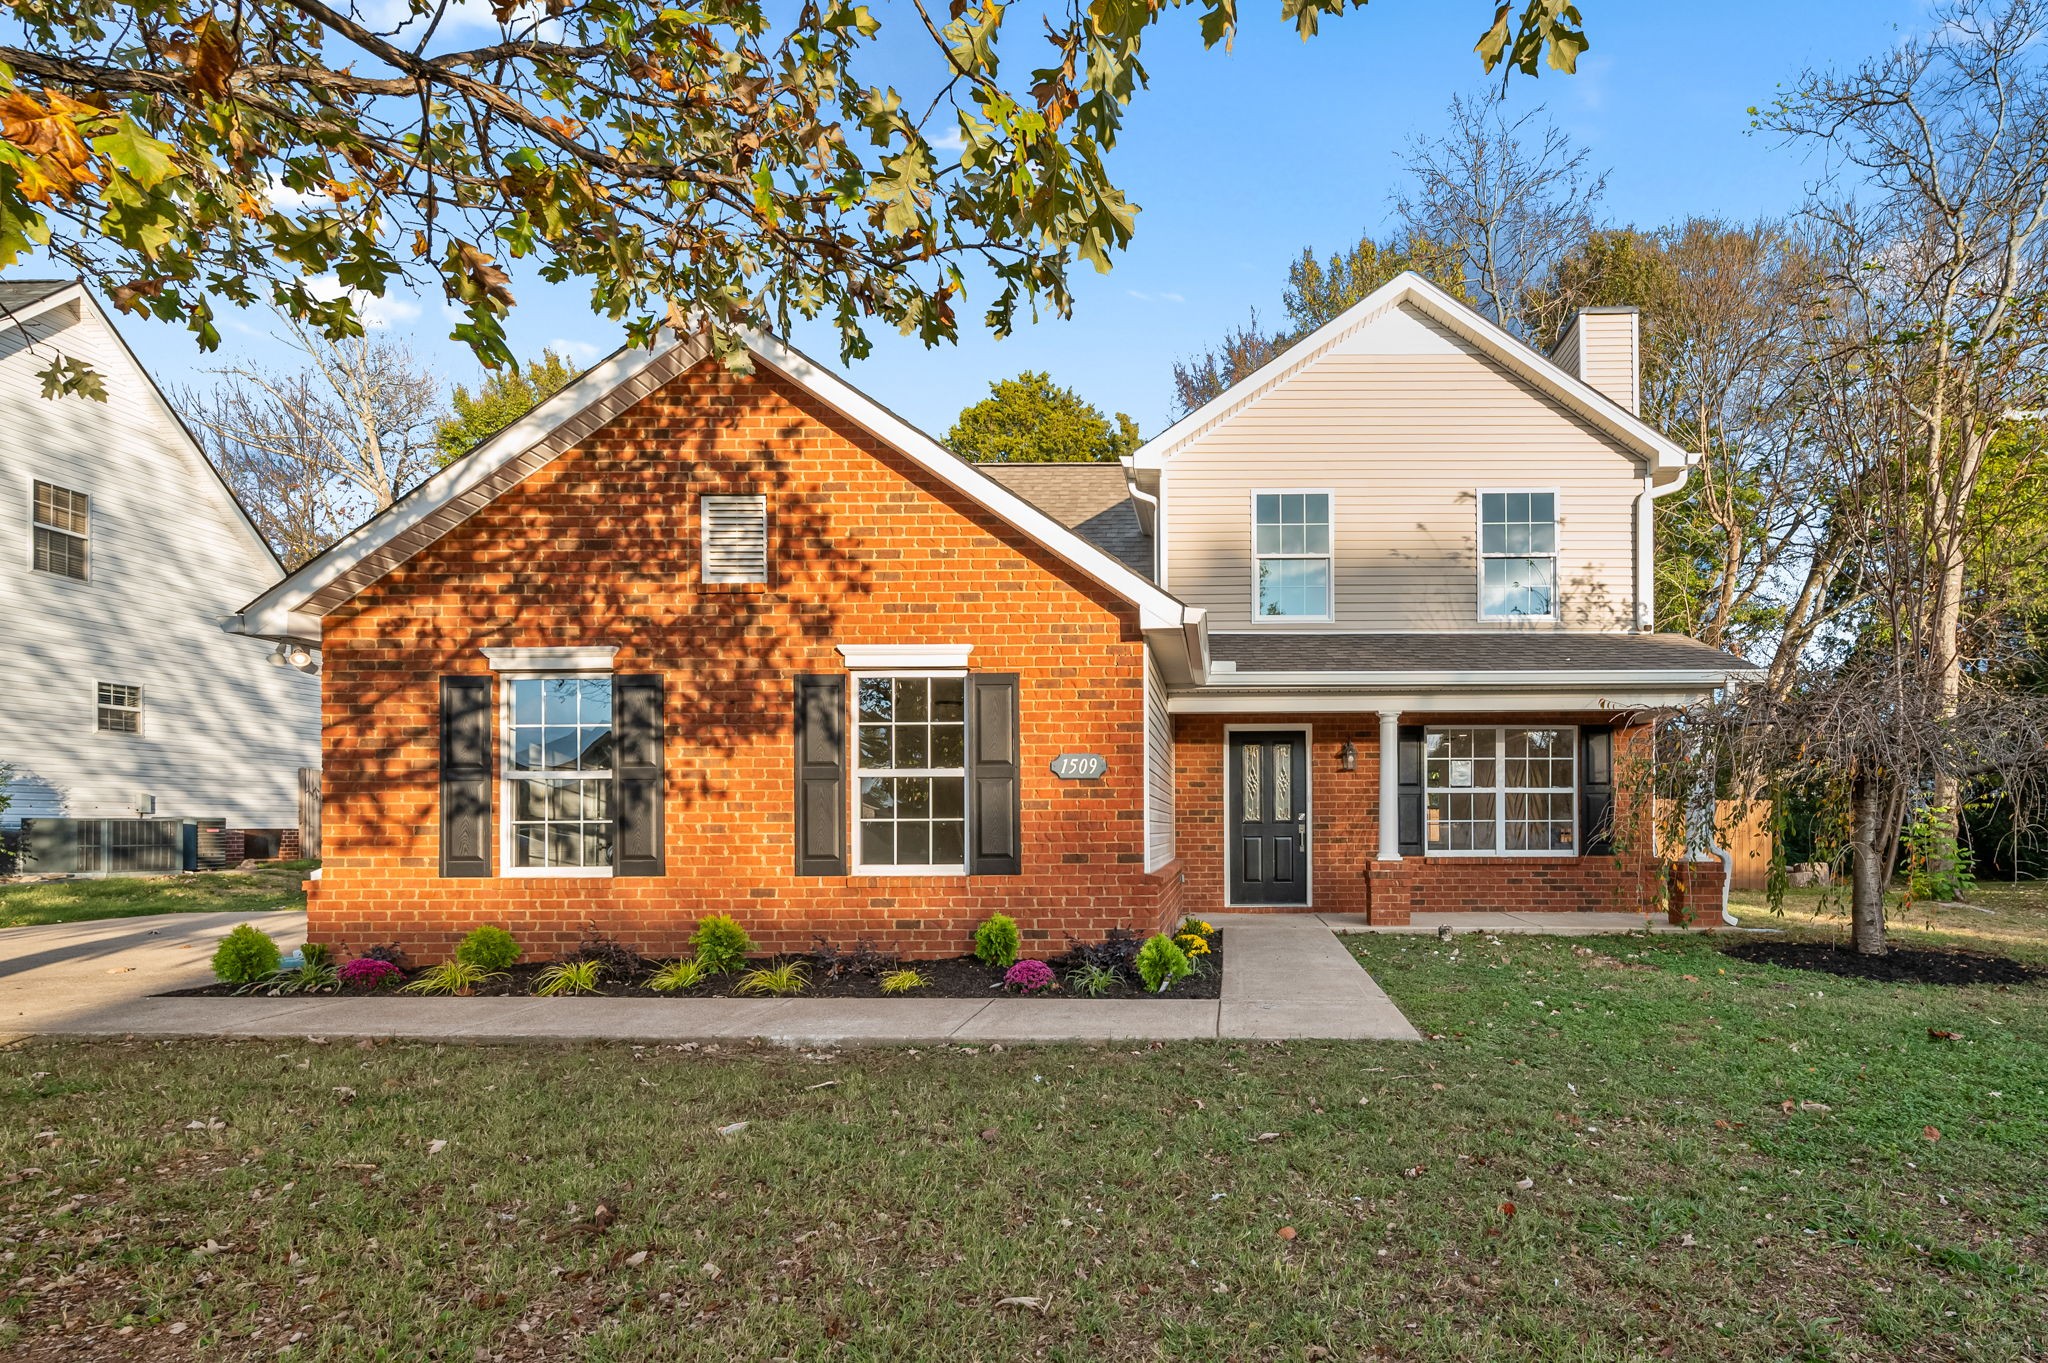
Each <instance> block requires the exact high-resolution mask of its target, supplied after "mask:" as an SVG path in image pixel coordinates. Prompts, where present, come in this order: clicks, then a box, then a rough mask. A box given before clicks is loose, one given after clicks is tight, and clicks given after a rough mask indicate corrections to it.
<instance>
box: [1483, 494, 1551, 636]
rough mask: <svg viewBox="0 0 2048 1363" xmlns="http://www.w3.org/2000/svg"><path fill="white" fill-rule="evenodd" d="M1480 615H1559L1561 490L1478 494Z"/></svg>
mask: <svg viewBox="0 0 2048 1363" xmlns="http://www.w3.org/2000/svg"><path fill="white" fill-rule="evenodd" d="M1479 614H1480V615H1481V616H1482V617H1484V618H1485V619H1488V620H1517V619H1522V620H1549V619H1555V618H1556V616H1557V494H1556V493H1555V492H1482V493H1480V494H1479Z"/></svg>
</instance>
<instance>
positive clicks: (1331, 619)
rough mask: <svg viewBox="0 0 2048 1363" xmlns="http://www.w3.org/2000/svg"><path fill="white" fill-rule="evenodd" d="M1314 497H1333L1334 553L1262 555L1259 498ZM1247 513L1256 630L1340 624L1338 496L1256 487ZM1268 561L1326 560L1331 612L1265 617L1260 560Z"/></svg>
mask: <svg viewBox="0 0 2048 1363" xmlns="http://www.w3.org/2000/svg"><path fill="white" fill-rule="evenodd" d="M1304 495H1306V496H1311V497H1327V498H1329V499H1330V500H1329V507H1330V552H1329V553H1327V554H1261V553H1260V552H1259V498H1261V497H1285V496H1296V497H1299V496H1304ZM1245 513H1246V515H1247V516H1248V517H1249V520H1250V529H1249V532H1248V533H1247V535H1246V542H1247V543H1248V544H1249V545H1250V546H1251V551H1252V571H1251V592H1252V595H1251V606H1250V615H1251V622H1252V625H1253V627H1255V628H1264V629H1285V628H1287V627H1289V626H1291V625H1331V624H1335V623H1336V622H1337V494H1336V492H1335V491H1334V490H1332V489H1330V488H1326V487H1255V488H1253V489H1252V490H1251V498H1250V500H1249V501H1247V502H1246V503H1245ZM1268 558H1290V559H1312V558H1320V559H1324V560H1326V561H1327V562H1328V563H1329V565H1330V600H1329V609H1328V610H1327V611H1325V612H1324V613H1323V614H1321V615H1262V614H1261V613H1260V612H1259V561H1260V560H1261V559H1268Z"/></svg>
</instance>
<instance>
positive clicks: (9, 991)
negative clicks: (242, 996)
mask: <svg viewBox="0 0 2048 1363" xmlns="http://www.w3.org/2000/svg"><path fill="white" fill-rule="evenodd" d="M237 923H254V924H255V925H256V926H257V927H259V928H261V929H263V930H264V931H265V932H267V933H269V934H270V935H271V936H272V937H274V938H276V939H277V942H278V944H279V945H280V946H282V947H283V948H285V949H286V950H287V951H289V950H291V949H292V948H293V947H296V946H297V945H298V944H299V943H300V942H303V941H304V940H306V915H305V913H304V912H303V911H294V912H283V913H263V914H255V915H250V914H246V913H160V914H151V915H149V916H148V917H144V918H98V919H94V920H92V921H91V922H86V923H57V924H53V925H51V926H49V927H39V928H5V929H0V1039H11V1038H14V1037H18V1036H23V1035H27V1034H29V1033H33V1032H53V1031H69V1030H72V1029H75V1028H88V1029H89V1028H92V1027H93V1026H94V1025H95V1024H106V1023H109V1022H111V1020H112V1019H114V1018H115V1017H117V1016H118V1015H120V1014H121V1013H122V1012H123V1011H124V1010H126V1009H127V1008H128V1007H130V1006H131V1005H133V1004H134V1003H135V1002H136V1001H137V1000H139V999H142V998H145V997H147V996H148V995H151V994H161V993H163V992H164V991H165V990H167V989H191V988H194V987H196V986H199V985H202V984H209V983H211V982H212V980H213V971H212V970H211V969H210V968H209V962H210V961H211V960H212V959H213V948H214V945H215V944H216V943H217V942H219V941H220V939H221V938H223V937H225V936H227V934H228V932H229V930H230V929H232V928H233V927H234V926H235V925H236V924H237Z"/></svg>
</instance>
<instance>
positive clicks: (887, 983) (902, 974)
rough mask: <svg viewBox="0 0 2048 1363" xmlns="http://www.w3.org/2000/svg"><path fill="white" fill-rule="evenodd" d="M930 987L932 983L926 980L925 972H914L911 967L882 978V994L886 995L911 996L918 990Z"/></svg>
mask: <svg viewBox="0 0 2048 1363" xmlns="http://www.w3.org/2000/svg"><path fill="white" fill-rule="evenodd" d="M930 987H931V981H930V980H929V979H927V978H925V975H924V972H923V971H921V970H912V969H911V968H910V967H909V966H905V967H903V969H901V970H892V971H890V972H889V973H888V974H886V975H884V976H882V992H883V993H884V994H909V993H912V992H914V991H916V990H919V989H928V988H930Z"/></svg>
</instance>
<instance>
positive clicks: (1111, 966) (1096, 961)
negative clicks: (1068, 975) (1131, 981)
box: [1067, 928, 1141, 975]
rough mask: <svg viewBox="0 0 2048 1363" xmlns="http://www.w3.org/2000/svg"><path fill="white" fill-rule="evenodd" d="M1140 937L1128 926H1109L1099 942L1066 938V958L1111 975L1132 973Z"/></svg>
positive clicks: (1134, 967)
mask: <svg viewBox="0 0 2048 1363" xmlns="http://www.w3.org/2000/svg"><path fill="white" fill-rule="evenodd" d="M1140 941H1141V939H1140V938H1139V936H1138V934H1137V933H1135V932H1132V931H1131V930H1130V929H1129V928H1111V929H1110V930H1109V931H1108V932H1107V933H1105V934H1104V935H1103V938H1102V940H1101V941H1100V942H1097V943H1094V944H1093V945H1089V944H1086V943H1082V942H1077V941H1075V940H1074V939H1073V938H1071V937H1069V938H1068V939H1067V959H1068V960H1070V961H1072V962H1074V963H1075V964H1076V965H1079V966H1094V967H1096V968H1097V969H1099V970H1107V971H1109V972H1110V973H1111V974H1112V975H1132V974H1134V973H1135V970H1136V962H1137V959H1138V947H1139V944H1140Z"/></svg>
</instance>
